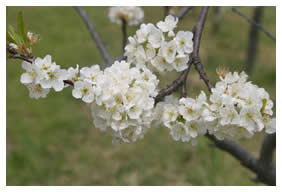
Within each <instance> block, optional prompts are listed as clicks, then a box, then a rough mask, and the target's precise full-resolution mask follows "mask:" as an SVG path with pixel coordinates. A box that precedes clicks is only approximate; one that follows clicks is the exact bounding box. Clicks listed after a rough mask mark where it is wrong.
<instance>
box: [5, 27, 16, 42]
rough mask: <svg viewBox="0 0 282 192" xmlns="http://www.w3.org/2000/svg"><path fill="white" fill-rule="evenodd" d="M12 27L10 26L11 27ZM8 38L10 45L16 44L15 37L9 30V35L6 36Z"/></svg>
mask: <svg viewBox="0 0 282 192" xmlns="http://www.w3.org/2000/svg"><path fill="white" fill-rule="evenodd" d="M9 27H10V26H9ZM6 38H7V41H8V43H16V41H15V39H14V38H13V35H12V34H11V32H10V31H9V29H8V30H7V34H6Z"/></svg>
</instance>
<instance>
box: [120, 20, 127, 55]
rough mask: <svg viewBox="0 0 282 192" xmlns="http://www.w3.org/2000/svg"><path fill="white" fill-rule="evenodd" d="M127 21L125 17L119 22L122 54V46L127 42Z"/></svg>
mask: <svg viewBox="0 0 282 192" xmlns="http://www.w3.org/2000/svg"><path fill="white" fill-rule="evenodd" d="M126 27H127V22H126V20H125V19H122V23H121V31H122V54H124V51H125V50H124V48H125V46H126V43H127V30H126Z"/></svg>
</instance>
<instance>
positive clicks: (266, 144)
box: [259, 133, 276, 167]
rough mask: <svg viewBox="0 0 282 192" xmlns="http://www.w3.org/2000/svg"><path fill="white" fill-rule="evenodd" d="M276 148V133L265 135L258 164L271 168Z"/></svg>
mask: <svg viewBox="0 0 282 192" xmlns="http://www.w3.org/2000/svg"><path fill="white" fill-rule="evenodd" d="M275 147H276V133H274V134H270V135H265V137H264V140H263V144H262V146H261V150H260V157H259V161H260V163H262V164H264V165H265V166H269V167H273V163H272V158H273V153H274V150H275Z"/></svg>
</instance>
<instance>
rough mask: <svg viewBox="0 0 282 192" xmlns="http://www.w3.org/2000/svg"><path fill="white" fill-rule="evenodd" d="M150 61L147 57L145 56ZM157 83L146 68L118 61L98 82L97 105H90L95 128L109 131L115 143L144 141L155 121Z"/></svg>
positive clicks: (96, 86)
mask: <svg viewBox="0 0 282 192" xmlns="http://www.w3.org/2000/svg"><path fill="white" fill-rule="evenodd" d="M146 57H147V55H146ZM157 85H158V80H157V78H156V76H155V75H154V74H153V73H152V72H150V71H149V70H148V69H147V68H146V67H145V66H143V68H137V67H130V64H129V63H128V62H125V61H120V62H119V61H116V62H115V63H114V64H113V65H112V66H111V67H109V68H107V69H106V70H105V71H104V73H103V74H101V75H100V77H99V79H98V80H97V82H96V85H95V89H100V92H99V93H97V91H96V90H95V102H93V104H92V105H91V110H92V116H93V119H94V121H95V120H97V121H98V122H97V123H95V122H94V125H95V126H98V125H99V126H101V124H104V126H102V128H101V129H103V130H106V129H107V130H108V132H110V134H111V135H112V136H113V141H114V142H125V143H130V142H135V141H136V140H137V139H141V138H143V135H144V133H145V131H146V130H147V129H148V128H150V127H151V123H152V121H153V117H154V115H153V110H154V98H153V97H154V96H156V94H157V91H156V87H157ZM98 128H99V127H98Z"/></svg>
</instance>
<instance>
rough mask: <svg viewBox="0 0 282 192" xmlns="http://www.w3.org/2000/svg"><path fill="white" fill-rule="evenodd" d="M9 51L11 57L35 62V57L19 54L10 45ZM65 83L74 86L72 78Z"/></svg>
mask: <svg viewBox="0 0 282 192" xmlns="http://www.w3.org/2000/svg"><path fill="white" fill-rule="evenodd" d="M7 50H8V52H9V54H10V55H9V58H11V59H20V60H22V61H26V62H28V63H33V61H34V58H33V57H27V56H25V55H22V54H19V53H18V52H16V51H15V50H14V49H12V48H11V47H9V46H8V48H7ZM64 83H65V84H68V85H71V86H73V85H74V84H73V82H72V81H71V80H64Z"/></svg>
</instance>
